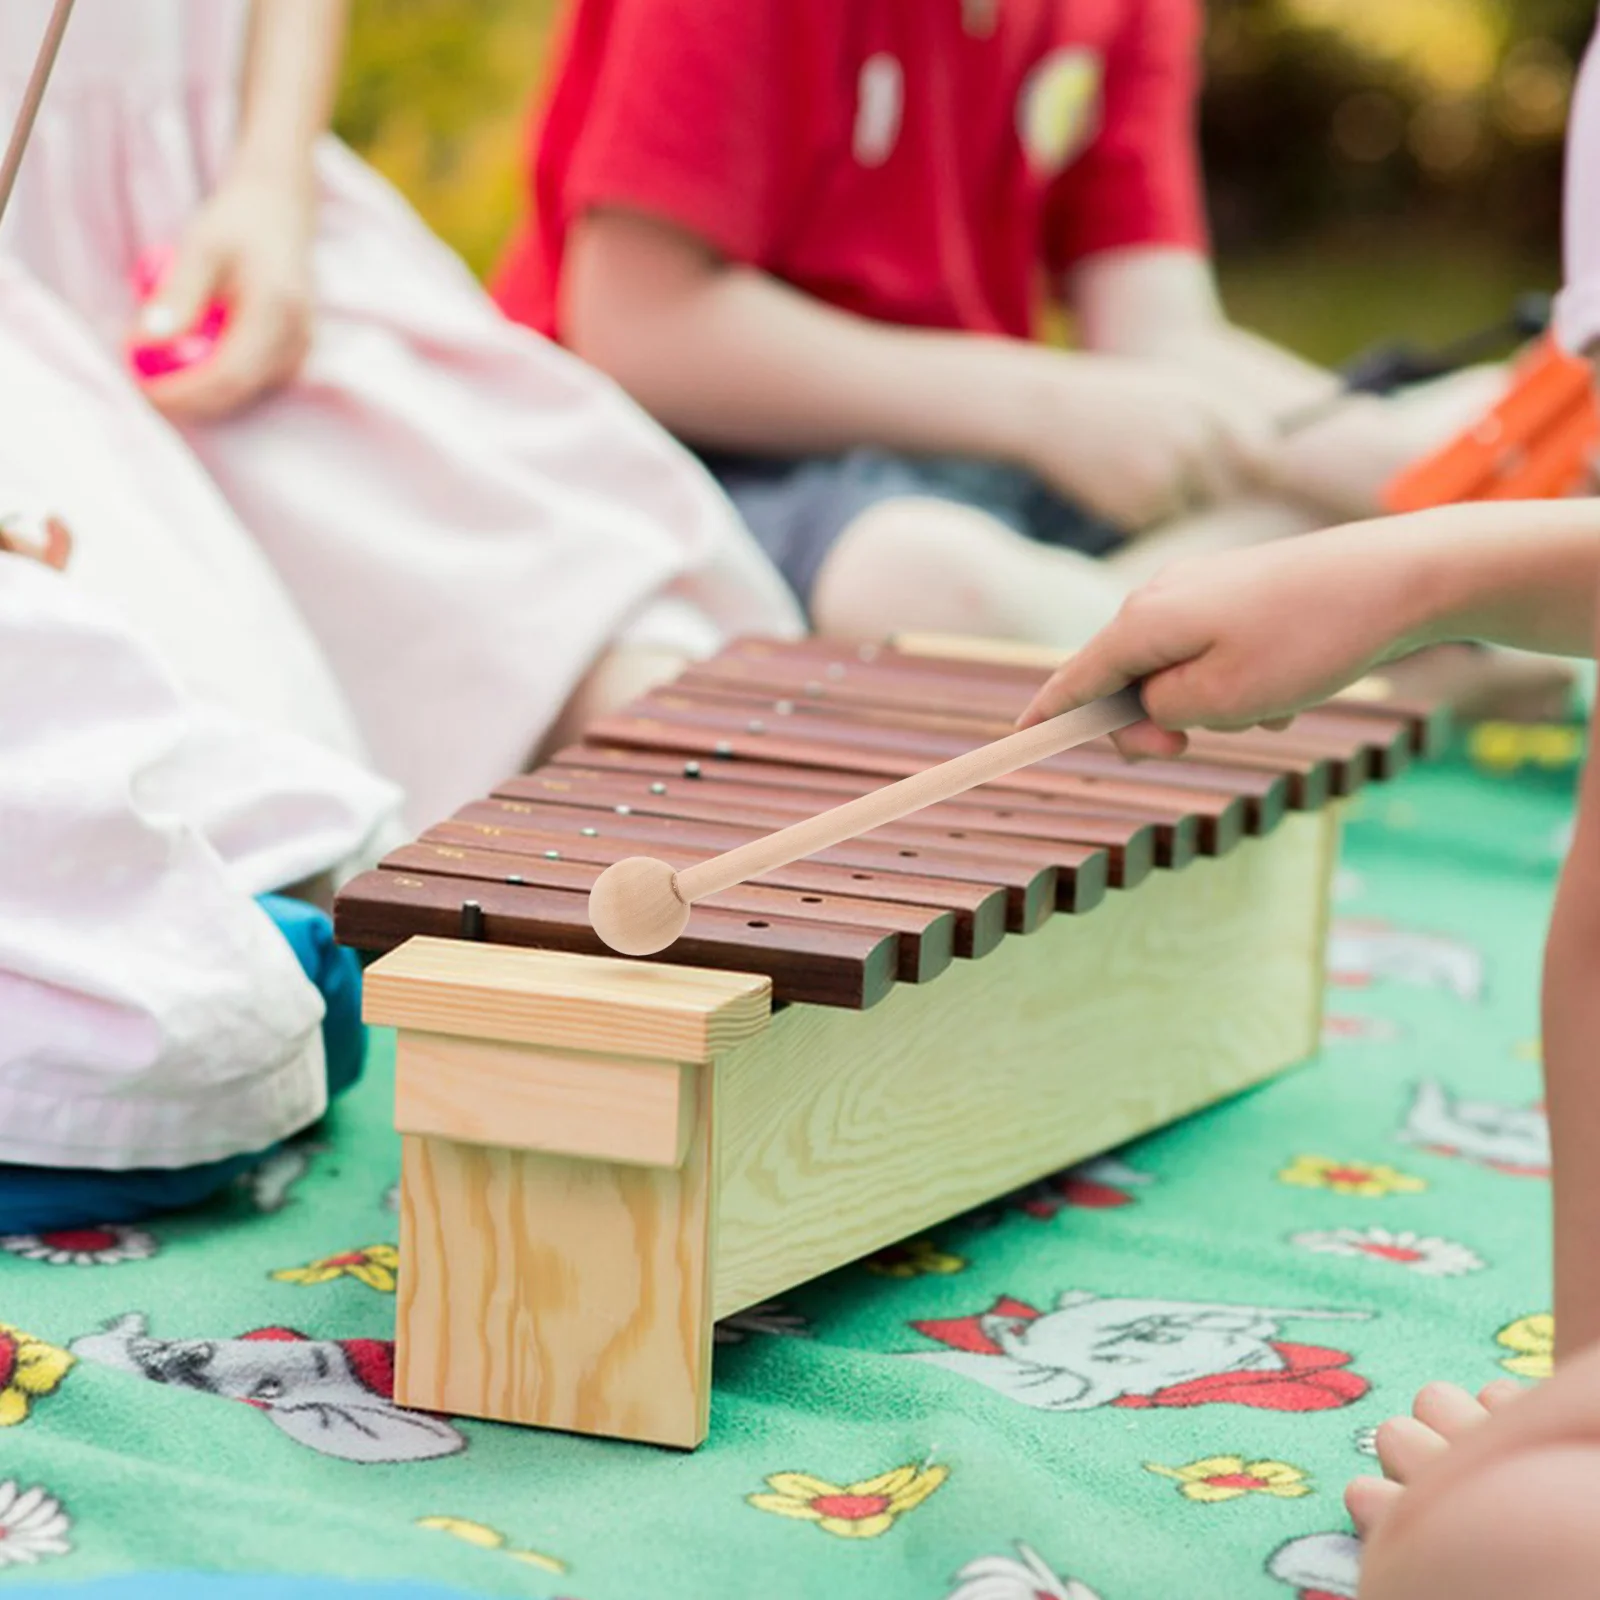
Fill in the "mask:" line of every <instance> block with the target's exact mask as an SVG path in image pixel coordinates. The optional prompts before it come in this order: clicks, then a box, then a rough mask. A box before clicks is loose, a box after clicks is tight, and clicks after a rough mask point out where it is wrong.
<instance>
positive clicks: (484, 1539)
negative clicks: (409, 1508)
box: [417, 1517, 567, 1577]
mask: <svg viewBox="0 0 1600 1600" xmlns="http://www.w3.org/2000/svg"><path fill="white" fill-rule="evenodd" d="M417 1526H418V1527H419V1528H432V1529H434V1530H435V1531H436V1532H438V1533H448V1534H450V1535H451V1536H452V1537H453V1538H456V1539H460V1540H463V1541H464V1542H465V1543H467V1544H475V1545H477V1547H478V1548H479V1549H480V1550H499V1551H500V1552H501V1553H502V1554H504V1555H508V1556H510V1557H511V1559H512V1560H513V1561H521V1562H524V1563H526V1564H527V1565H528V1566H530V1567H537V1568H538V1569H539V1570H540V1571H541V1572H553V1573H554V1574H555V1575H556V1576H557V1577H560V1576H561V1574H562V1573H564V1572H565V1571H566V1570H567V1567H566V1563H565V1562H563V1561H557V1560H556V1558H555V1557H554V1556H542V1555H540V1554H539V1552H538V1551H537V1550H509V1549H507V1548H506V1536H505V1535H504V1534H503V1533H501V1532H500V1531H499V1530H498V1529H496V1528H488V1527H485V1526H484V1524H483V1523H481V1522H471V1521H469V1520H468V1519H467V1518H466V1517H419V1518H418V1519H417Z"/></svg>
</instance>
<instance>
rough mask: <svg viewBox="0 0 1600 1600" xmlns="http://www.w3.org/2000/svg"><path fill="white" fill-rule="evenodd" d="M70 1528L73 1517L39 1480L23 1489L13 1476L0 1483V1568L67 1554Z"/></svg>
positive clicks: (27, 1564) (37, 1561)
mask: <svg viewBox="0 0 1600 1600" xmlns="http://www.w3.org/2000/svg"><path fill="white" fill-rule="evenodd" d="M71 1529H72V1519H71V1518H70V1517H69V1516H68V1515H67V1514H66V1512H65V1511H63V1510H62V1509H61V1502H60V1501H59V1500H57V1499H56V1497H55V1496H54V1495H53V1494H51V1493H50V1492H49V1491H48V1490H46V1489H44V1488H43V1487H41V1486H40V1485H38V1484H35V1485H34V1486H33V1487H32V1488H30V1489H24V1488H22V1487H21V1485H20V1484H18V1482H17V1480H16V1479H15V1478H9V1479H7V1480H6V1481H5V1482H4V1483H0V1571H3V1570H4V1569H5V1568H6V1567H36V1566H38V1564H39V1563H40V1562H41V1561H43V1560H45V1559H46V1558H47V1557H49V1556H65V1555H70V1554H71V1553H72V1545H71V1543H70V1542H69V1541H68V1539H67V1534H68V1533H69V1532H70V1531H71Z"/></svg>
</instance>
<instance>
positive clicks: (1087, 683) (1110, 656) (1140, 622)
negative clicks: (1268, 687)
mask: <svg viewBox="0 0 1600 1600" xmlns="http://www.w3.org/2000/svg"><path fill="white" fill-rule="evenodd" d="M1173 631H1174V630H1173V629H1172V628H1170V627H1167V626H1164V625H1163V624H1162V622H1161V620H1160V619H1159V618H1156V617H1151V616H1150V615H1149V602H1143V601H1141V599H1140V597H1139V596H1137V595H1136V596H1134V597H1133V598H1132V599H1130V600H1128V601H1126V602H1125V603H1124V604H1123V607H1122V610H1121V611H1120V612H1118V613H1117V615H1116V616H1115V617H1114V618H1113V619H1112V620H1111V622H1109V623H1108V624H1107V625H1106V626H1105V627H1104V628H1102V629H1101V630H1100V632H1099V633H1097V634H1096V635H1095V636H1094V638H1092V639H1091V640H1090V641H1089V642H1088V644H1086V645H1085V646H1084V647H1083V648H1082V649H1081V650H1079V651H1078V652H1077V653H1076V654H1075V655H1073V656H1072V657H1070V658H1069V659H1068V660H1067V661H1065V662H1063V663H1062V664H1061V665H1060V666H1059V667H1057V668H1056V670H1055V671H1054V672H1053V673H1051V675H1050V677H1049V679H1048V680H1047V681H1046V683H1045V685H1044V687H1043V688H1042V689H1040V690H1039V692H1038V693H1037V694H1036V695H1035V696H1034V697H1033V699H1032V700H1031V701H1030V702H1029V704H1028V708H1027V710H1026V711H1024V712H1023V713H1022V715H1021V716H1020V717H1019V718H1018V719H1017V726H1018V727H1019V728H1031V727H1032V726H1033V725H1034V724H1035V723H1036V722H1043V721H1044V720H1045V719H1046V718H1047V717H1054V716H1058V715H1059V714H1060V713H1061V712H1063V711H1071V710H1072V709H1073V708H1074V707H1077V706H1082V705H1087V704H1088V703H1089V702H1090V701H1091V700H1099V699H1100V698H1102V696H1104V695H1108V694H1116V693H1117V692H1118V690H1120V689H1126V688H1127V687H1128V685H1129V684H1130V683H1140V682H1142V681H1143V680H1144V679H1145V678H1147V677H1149V676H1150V674H1151V673H1153V672H1159V671H1161V670H1162V669H1163V668H1166V667H1170V666H1171V665H1172V664H1173V662H1174V661H1175V660H1182V659H1184V653H1183V652H1182V650H1181V649H1180V650H1178V651H1177V652H1176V653H1175V652H1174V648H1173V642H1174V641H1173V637H1172V635H1173Z"/></svg>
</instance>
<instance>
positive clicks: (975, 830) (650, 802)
mask: <svg viewBox="0 0 1600 1600" xmlns="http://www.w3.org/2000/svg"><path fill="white" fill-rule="evenodd" d="M495 793H496V794H497V795H499V796H500V797H501V798H503V799H508V800H544V799H549V798H556V799H558V800H560V801H562V802H563V803H565V804H569V805H591V804H593V805H598V806H601V807H605V808H609V809H612V810H613V811H614V810H615V808H616V807H617V806H618V805H627V806H629V807H630V808H632V809H633V810H635V811H642V812H644V813H645V814H646V815H662V816H681V817H690V818H705V817H707V816H714V817H716V818H718V819H725V820H727V821H729V822H740V821H743V820H744V818H745V817H746V816H751V817H754V816H756V815H757V814H760V816H761V818H762V820H766V819H768V818H769V817H772V816H780V815H781V816H783V817H784V818H786V819H787V821H788V822H792V821H795V820H798V819H801V818H805V817H811V816H815V815H816V814H817V813H818V812H821V811H826V810H827V809H828V808H829V806H830V805H832V804H834V803H836V802H835V801H834V800H832V799H830V798H829V797H828V796H827V795H825V794H813V795H807V794H806V793H804V792H802V791H799V790H794V789H787V788H778V787H776V786H774V785H760V784H741V783H725V784H723V785H721V786H720V787H719V788H718V789H717V790H716V791H715V792H714V793H709V792H708V791H707V789H706V788H705V786H704V785H697V784H696V783H695V782H694V780H692V779H678V780H676V781H674V782H667V781H664V780H661V779H655V780H652V779H649V778H641V777H636V776H634V775H633V774H631V773H621V772H615V771H609V770H605V769H601V768H595V767H575V766H574V767H568V766H549V767H544V768H541V769H540V770H539V771H538V772H534V773H529V774H528V775H526V776H524V777H518V778H508V779H507V780H506V781H505V782H504V783H502V784H500V785H498V786H497V787H496V789H495ZM786 825H787V822H779V823H777V824H775V826H778V827H783V826H786ZM860 837H861V838H863V839H867V840H881V841H882V842H884V843H885V844H895V845H901V844H913V845H916V844H933V843H938V844H940V845H941V846H942V845H951V846H954V847H955V848H957V849H961V850H969V851H972V852H975V853H979V854H998V855H1000V856H1002V857H1003V858H1005V859H1008V860H1019V861H1031V860H1039V859H1045V860H1048V862H1049V864H1050V865H1052V866H1055V867H1058V868H1060V869H1061V870H1062V872H1063V874H1067V873H1071V872H1073V871H1075V870H1076V869H1077V867H1078V866H1079V865H1080V864H1081V862H1082V861H1083V860H1084V859H1086V858H1085V857H1084V855H1083V851H1084V849H1096V848H1098V849H1103V850H1104V851H1105V852H1106V855H1107V859H1108V862H1109V878H1108V881H1109V882H1110V884H1111V886H1112V887H1113V888H1118V889H1131V888H1133V887H1134V886H1135V885H1137V884H1139V883H1142V882H1143V881H1144V880H1145V879H1146V878H1147V877H1149V875H1150V872H1151V870H1152V868H1153V867H1154V865H1155V829H1154V828H1153V827H1151V826H1150V825H1148V824H1137V823H1130V822H1127V821H1119V820H1117V819H1115V818H1104V817H1073V816H1070V815H1069V816H1068V817H1066V818H1063V819H1062V820H1060V821H1059V822H1056V823H1053V824H1052V823H1045V822H1043V821H1041V822H1039V824H1038V825H1037V826H1032V825H1030V824H1029V822H1028V820H1027V819H1026V818H1022V819H1019V818H1017V817H1015V816H1012V817H999V816H996V815H995V813H994V812H993V811H992V810H990V809H988V808H982V809H976V810H975V809H970V808H969V809H965V810H957V811H953V812H952V811H950V810H948V809H947V808H945V807H944V806H942V805H939V806H928V807H926V808H924V809H923V810H921V811H919V812H917V813H916V814H915V815H914V816H912V817H908V818H906V819H905V820H904V821H903V822H896V823H892V824H890V825H888V826H886V827H882V828H873V829H871V830H869V831H868V832H866V833H863V834H861V835H860ZM1062 845H1065V846H1067V848H1066V849H1059V848H1052V847H1055V846H1062ZM1189 846H1190V847H1189V850H1188V852H1187V854H1186V855H1185V856H1184V858H1183V860H1184V861H1185V862H1186V861H1188V860H1192V859H1193V856H1194V850H1193V841H1192V838H1191V840H1190V841H1189ZM1042 851H1043V852H1044V854H1041V852H1042ZM1180 864H1182V863H1180Z"/></svg>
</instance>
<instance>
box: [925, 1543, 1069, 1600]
mask: <svg viewBox="0 0 1600 1600" xmlns="http://www.w3.org/2000/svg"><path fill="white" fill-rule="evenodd" d="M1016 1551H1017V1553H1016V1555H1015V1557H1012V1556H980V1557H979V1558H978V1559H977V1560H976V1561H969V1562H968V1563H967V1564H966V1566H964V1567H963V1568H962V1569H961V1570H960V1571H959V1572H958V1573H957V1574H956V1586H955V1588H953V1589H952V1590H951V1591H950V1593H949V1594H948V1595H946V1596H945V1600H1100V1597H1099V1596H1098V1595H1097V1594H1096V1593H1095V1592H1094V1590H1093V1589H1090V1588H1089V1587H1087V1586H1086V1585H1085V1584H1081V1583H1079V1582H1078V1581H1077V1580H1076V1579H1074V1578H1061V1577H1057V1575H1056V1574H1055V1573H1053V1572H1052V1571H1051V1570H1050V1568H1049V1567H1048V1566H1047V1565H1046V1563H1045V1561H1044V1559H1043V1557H1041V1556H1040V1555H1039V1554H1038V1552H1037V1551H1035V1550H1034V1549H1032V1548H1031V1547H1030V1546H1028V1545H1025V1544H1024V1543H1023V1542H1022V1541H1021V1540H1020V1539H1019V1540H1018V1541H1017V1544H1016Z"/></svg>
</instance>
